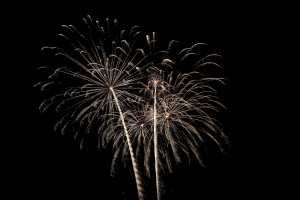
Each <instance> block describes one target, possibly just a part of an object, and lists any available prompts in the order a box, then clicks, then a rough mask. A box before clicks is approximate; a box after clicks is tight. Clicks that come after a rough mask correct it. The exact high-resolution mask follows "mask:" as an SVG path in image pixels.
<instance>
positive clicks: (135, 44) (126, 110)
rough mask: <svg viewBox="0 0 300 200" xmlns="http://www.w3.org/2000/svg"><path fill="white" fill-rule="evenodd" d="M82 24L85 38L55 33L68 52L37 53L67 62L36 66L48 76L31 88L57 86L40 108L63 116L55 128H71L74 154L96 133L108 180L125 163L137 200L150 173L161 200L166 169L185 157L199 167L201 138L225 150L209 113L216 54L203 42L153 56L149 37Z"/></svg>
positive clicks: (214, 101)
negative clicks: (107, 157)
mask: <svg viewBox="0 0 300 200" xmlns="http://www.w3.org/2000/svg"><path fill="white" fill-rule="evenodd" d="M84 22H85V25H86V27H87V32H85V33H82V32H80V31H79V30H78V29H77V28H75V27H74V26H72V25H68V26H67V25H64V26H63V28H65V29H66V31H67V32H66V33H65V34H59V35H60V36H62V38H63V39H64V41H66V42H67V46H68V47H69V48H60V47H44V48H43V50H54V51H55V55H59V56H62V58H67V59H66V60H67V61H71V62H68V63H65V65H64V66H55V67H54V68H53V67H51V68H48V67H42V68H41V69H51V70H52V71H51V74H50V76H48V78H47V80H46V81H42V82H40V83H38V84H36V86H40V87H41V89H42V90H47V89H51V88H53V86H55V85H56V84H59V87H58V88H56V89H55V90H54V89H53V90H54V92H55V94H54V95H53V96H51V97H50V98H48V99H46V100H45V101H43V102H42V103H41V105H40V110H41V112H45V111H47V110H48V109H51V108H53V109H55V110H56V111H57V112H59V113H63V116H62V118H61V119H60V120H58V122H57V123H56V125H55V130H60V131H61V132H62V134H65V132H66V131H67V130H75V131H74V132H75V135H74V138H75V139H80V141H81V145H80V147H81V148H83V146H84V145H83V144H84V141H85V136H86V134H92V133H95V132H96V133H98V135H99V148H108V147H112V150H113V152H114V154H113V158H112V163H111V175H112V176H114V175H115V172H116V167H118V162H117V160H118V159H121V160H122V162H123V163H124V167H126V164H127V163H128V162H129V161H131V164H132V167H133V171H134V175H135V180H136V184H137V190H138V196H139V199H143V198H144V187H143V184H142V177H141V176H142V173H141V172H142V171H143V170H145V172H146V174H147V175H148V176H149V177H151V176H152V175H151V174H152V171H153V168H154V172H155V182H156V190H157V199H158V200H161V199H162V198H163V192H164V190H163V189H164V184H163V183H162V179H161V173H167V172H173V165H174V164H176V165H178V164H179V163H181V162H183V159H185V157H186V158H187V160H188V162H190V160H191V157H195V158H196V159H197V160H198V162H199V163H200V164H201V165H204V163H203V160H202V156H201V155H202V152H201V151H200V149H205V148H204V147H205V141H206V140H211V141H213V142H214V143H215V144H216V145H217V146H218V147H219V149H220V150H221V151H222V152H225V150H224V146H225V145H227V144H229V141H228V139H227V137H226V135H225V134H224V132H223V130H222V128H221V123H220V122H219V121H218V120H216V119H215V118H214V117H213V116H212V115H211V114H212V113H214V112H219V111H220V110H221V109H226V108H225V106H224V105H223V104H222V103H220V102H219V99H218V95H217V90H216V89H215V87H214V86H216V85H218V84H225V79H224V78H222V77H218V76H216V77H213V76H212V77H210V76H209V73H208V72H209V71H210V70H211V69H212V70H214V69H218V68H221V66H220V65H219V64H218V63H217V62H215V61H213V59H214V58H216V57H220V55H218V54H210V53H206V52H205V51H204V50H205V47H206V45H205V44H203V43H196V44H194V45H192V46H191V47H189V48H183V47H181V44H180V42H178V41H175V40H172V41H171V42H169V45H168V48H167V49H162V50H161V49H159V48H158V47H157V43H156V42H157V41H156V34H155V33H152V35H151V36H150V35H144V34H143V33H142V31H141V30H140V29H139V27H138V26H133V27H132V28H131V29H130V30H129V31H127V30H122V29H119V26H118V21H117V20H114V21H111V20H110V19H107V20H106V23H104V24H100V22H99V21H97V20H93V19H92V18H91V17H90V16H88V18H87V19H85V18H84ZM62 63H64V62H62ZM57 89H59V90H61V92H57V91H58V90H57ZM153 161H154V166H153ZM140 166H143V167H144V168H141V167H140Z"/></svg>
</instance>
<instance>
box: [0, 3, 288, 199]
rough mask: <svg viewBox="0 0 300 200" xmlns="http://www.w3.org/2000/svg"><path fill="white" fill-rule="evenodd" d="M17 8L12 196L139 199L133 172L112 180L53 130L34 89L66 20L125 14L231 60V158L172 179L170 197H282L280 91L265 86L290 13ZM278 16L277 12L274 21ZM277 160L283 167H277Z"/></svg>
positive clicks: (8, 175) (130, 21) (243, 7)
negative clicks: (276, 114) (276, 113)
mask: <svg viewBox="0 0 300 200" xmlns="http://www.w3.org/2000/svg"><path fill="white" fill-rule="evenodd" d="M9 9H10V11H11V13H10V16H6V18H7V22H8V23H7V24H6V23H5V24H3V26H4V27H5V31H3V32H4V33H5V35H6V34H7V36H4V37H3V39H4V41H6V42H7V43H8V44H9V45H8V47H7V48H6V52H7V53H8V57H6V58H4V59H5V60H6V61H7V62H6V65H7V66H9V69H10V70H12V72H11V71H10V72H9V73H5V75H4V76H6V75H7V77H3V78H7V79H8V80H9V81H8V82H7V81H6V82H5V83H6V84H8V85H9V88H10V89H8V91H6V90H5V88H7V87H5V88H4V91H3V96H4V97H7V96H9V97H12V98H4V99H8V101H9V102H8V103H11V104H13V105H12V106H7V107H6V106H5V105H6V104H4V105H3V106H4V107H6V108H5V110H8V114H5V119H6V120H5V121H4V122H5V124H4V125H6V126H7V128H6V129H3V132H4V133H3V134H4V135H5V136H8V137H7V139H6V137H5V139H3V143H4V145H3V146H4V148H5V151H4V152H5V155H4V158H5V162H4V163H5V166H6V168H5V170H4V171H3V176H4V177H5V179H3V180H4V183H5V190H6V191H7V192H8V194H9V195H10V197H12V196H17V197H22V198H27V197H28V198H30V199H48V198H49V199H50V198H52V199H53V198H57V199H60V198H65V199H73V198H76V197H82V199H87V200H89V199H137V197H136V191H135V185H134V182H133V177H132V176H127V175H126V174H125V175H124V176H122V177H115V178H111V177H110V176H109V162H108V160H107V158H106V157H105V156H104V155H102V154H101V153H100V152H95V151H93V150H86V151H80V150H79V146H78V144H77V143H76V142H74V141H73V140H72V139H71V138H68V137H64V136H62V135H59V134H58V133H54V132H53V124H54V121H53V119H51V118H49V117H47V115H42V114H40V113H39V110H38V106H39V104H40V102H41V100H42V99H41V94H40V91H39V90H37V89H35V88H33V85H34V84H35V83H36V81H38V80H39V77H37V76H38V74H37V73H36V68H37V67H40V66H42V65H45V64H47V61H45V60H43V59H42V52H41V48H42V47H43V46H46V45H51V43H52V42H55V41H56V38H57V37H58V36H57V35H58V33H60V31H61V25H62V24H73V25H75V26H81V25H82V24H83V21H82V18H83V17H86V16H87V15H91V16H92V17H93V18H95V19H99V20H103V19H105V18H106V17H112V18H118V19H119V21H120V24H122V25H125V26H127V27H132V26H133V25H140V26H141V27H142V28H143V29H144V30H146V31H149V32H150V31H155V32H156V33H157V35H158V37H161V41H163V40H165V41H169V40H170V39H177V40H179V41H182V42H186V44H187V45H190V44H194V43H197V42H204V43H206V44H208V46H210V48H211V49H214V50H215V52H217V53H219V54H221V55H223V59H224V63H223V67H224V73H225V75H226V77H228V79H229V84H228V87H227V90H226V91H225V92H224V95H225V96H224V101H225V103H226V105H227V106H228V108H229V110H230V113H229V114H227V116H226V119H224V129H225V131H226V133H227V135H228V136H229V138H230V139H231V141H232V147H231V149H230V151H229V153H228V155H227V156H226V157H223V156H220V155H214V154H213V155H212V156H213V157H212V158H211V159H210V160H209V162H208V167H206V168H202V167H199V166H194V165H193V166H191V167H190V168H184V169H182V170H181V171H180V172H179V173H178V174H175V175H174V176H173V177H171V178H169V179H168V180H167V181H170V182H172V183H171V185H172V192H170V194H171V195H170V199H178V200H179V199H217V198H222V199H248V198H258V197H261V198H262V197H268V196H270V195H272V196H273V195H274V196H275V195H279V194H281V190H282V189H283V187H281V185H284V183H283V182H279V181H278V180H279V179H280V178H281V177H284V176H283V175H282V174H281V171H280V168H279V169H278V168H277V167H278V166H281V164H280V163H282V161H280V160H282V159H283V157H284V156H282V155H281V154H280V153H279V152H280V151H279V150H278V148H277V147H278V146H280V144H277V143H276V144H274V140H273V138H274V137H277V136H276V135H275V133H274V132H273V131H272V130H273V129H271V128H270V127H271V126H272V124H273V123H274V122H275V121H272V122H270V121H268V120H267V117H265V116H264V113H265V112H266V111H267V112H268V113H269V111H273V109H272V108H273V106H271V105H270V104H269V101H267V99H268V98H266V99H265V98H264V97H265V96H266V95H268V94H269V93H271V91H273V87H272V85H271V84H270V82H268V81H266V84H262V83H264V80H266V79H268V76H265V75H267V74H269V76H272V75H270V73H271V72H272V70H273V71H274V70H276V68H273V69H272V70H270V65H272V64H271V62H270V58H271V57H272V56H270V55H269V54H268V53H266V52H269V48H272V47H273V46H272V44H274V43H273V42H274V40H273V39H271V36H270V35H272V33H275V32H276V30H278V29H280V28H278V26H279V25H278V24H277V23H278V22H279V19H280V17H276V16H281V14H280V12H274V9H273V10H272V6H271V5H268V6H262V5H257V4H256V5H254V4H250V3H249V4H247V3H244V4H225V3H222V4H220V3H217V2H211V3H204V2H198V3H188V2H178V3H171V4H170V3H166V4H162V3H161V2H154V1H149V2H146V1H139V2H138V3H125V2H123V3H119V2H116V1H112V2H101V1H94V2H89V1H81V2H77V1H76V3H74V2H73V3H71V2H70V3H65V2H62V1H49V2H39V3H22V4H16V5H12V6H11V7H9ZM274 13H276V14H278V15H275V17H273V14H274ZM276 24H277V25H278V26H277V25H276ZM274 37H275V36H274ZM275 38H276V37H275ZM277 39H278V37H277ZM275 40H276V39H275ZM274 46H275V45H274ZM273 56H274V55H273ZM273 66H274V65H273ZM269 114H270V113H269ZM271 132H273V133H274V134H273V135H272V136H271V137H270V134H272V133H271ZM281 142H282V143H284V140H282V141H281ZM277 145H278V146H277ZM6 152H7V153H6ZM214 156H215V157H214ZM274 158H278V162H275V164H270V163H271V160H273V159H274ZM283 162H284V161H283ZM275 168H276V170H275ZM278 185H280V187H278ZM6 188H7V189H6ZM152 189H153V188H152ZM152 192H153V193H154V194H155V191H152ZM288 194H289V193H285V194H284V195H288ZM152 195H153V194H152ZM172 195H173V196H172Z"/></svg>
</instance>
